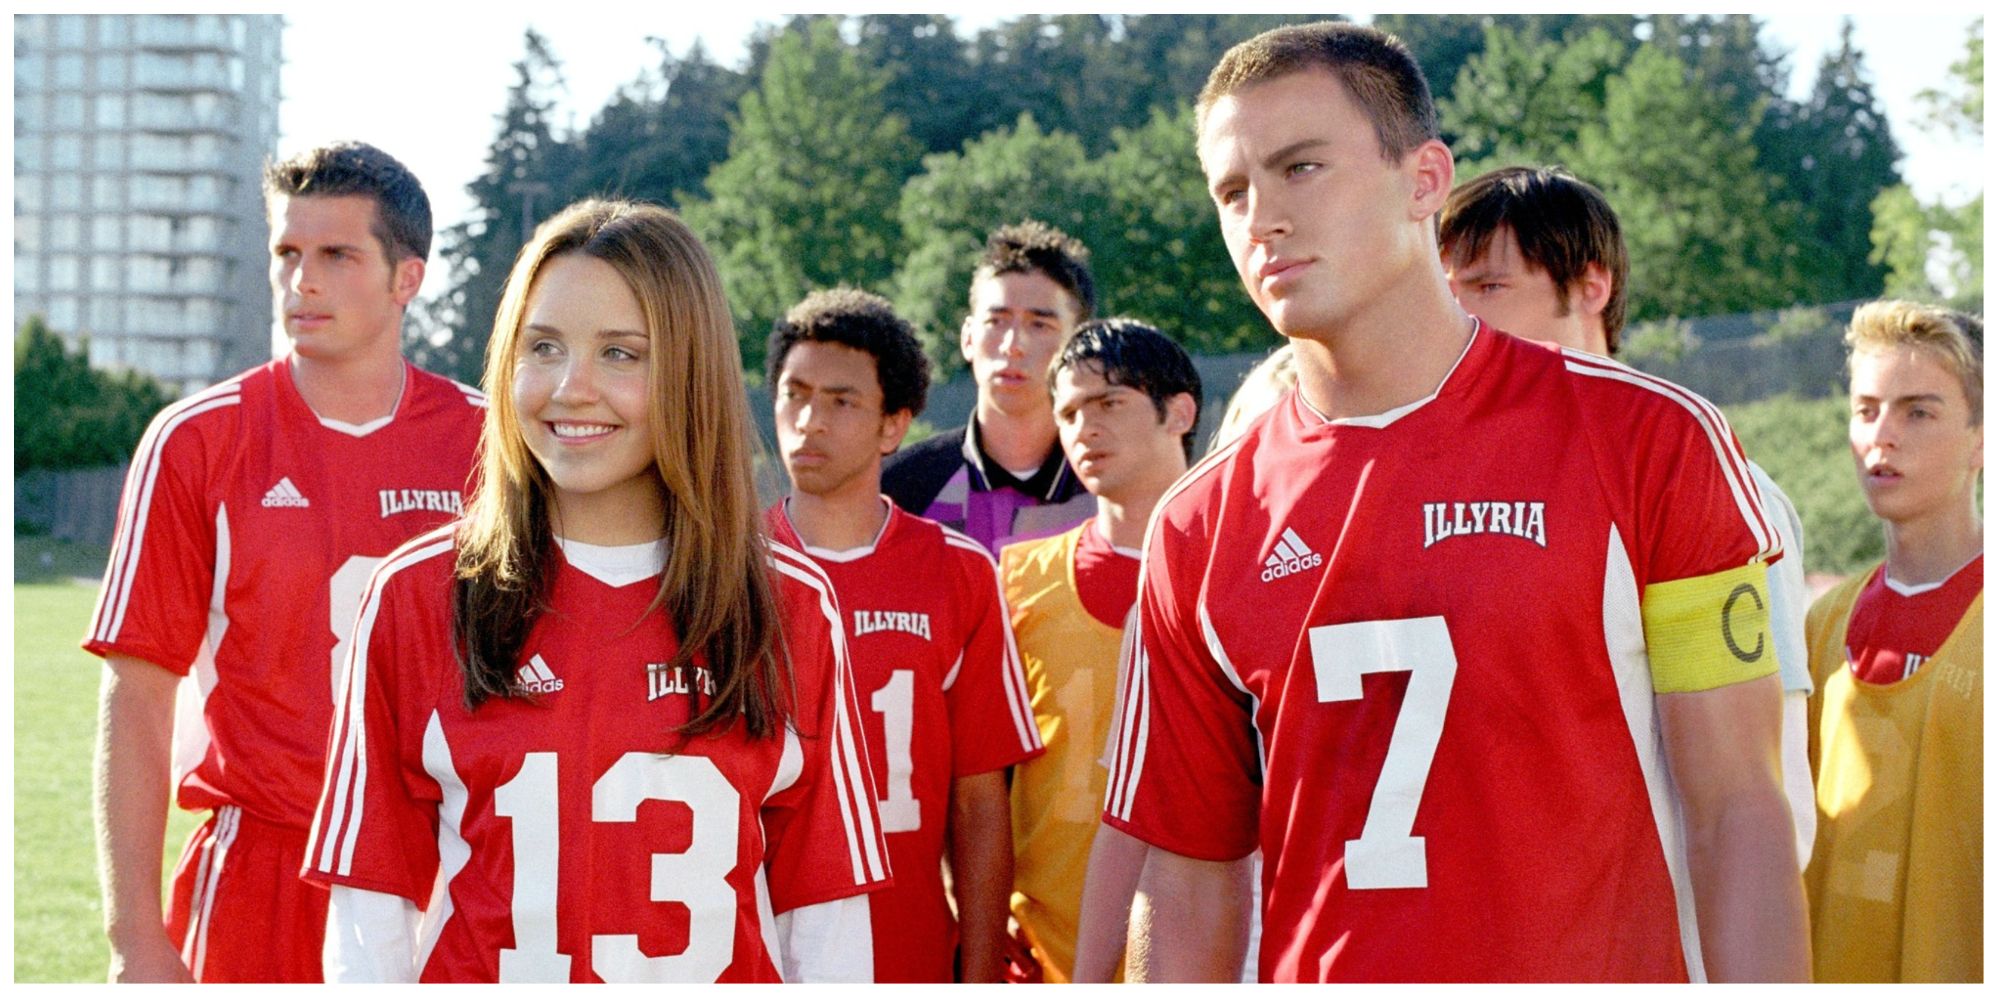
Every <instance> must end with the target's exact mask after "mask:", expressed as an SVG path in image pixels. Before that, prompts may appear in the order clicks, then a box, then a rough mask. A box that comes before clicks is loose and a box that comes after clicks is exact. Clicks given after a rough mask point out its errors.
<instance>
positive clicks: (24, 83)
mask: <svg viewBox="0 0 2000 1000" xmlns="http://www.w3.org/2000/svg"><path fill="white" fill-rule="evenodd" d="M14 21H15V24H16V26H18V25H19V24H20V21H21V19H20V18H15V19H14ZM41 86H42V54H41V53H39V52H24V53H22V54H20V55H18V56H15V57H14V87H15V88H16V89H17V90H19V89H25V88H29V87H33V88H35V89H37V90H39V89H41Z"/></svg>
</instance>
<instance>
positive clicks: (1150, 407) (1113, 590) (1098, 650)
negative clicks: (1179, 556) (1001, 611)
mask: <svg viewBox="0 0 2000 1000" xmlns="http://www.w3.org/2000/svg"><path fill="white" fill-rule="evenodd" d="M1048 384H1049V387H1050V392H1051V395H1052V397H1053V399H1054V412H1055V422H1056V427H1057V430H1058V432H1059V434H1060V436H1061V440H1062V449H1063V453H1064V454H1065V455H1067V456H1068V458H1069V461H1070V465H1071V466H1072V467H1073V468H1075V469H1076V471H1077V475H1078V476H1079V477H1080V478H1081V479H1082V480H1083V484H1084V486H1085V487H1086V488H1087V489H1089V491H1090V494H1091V496H1093V497H1095V498H1096V501H1097V515H1096V516H1095V517H1093V518H1091V519H1090V520H1088V521H1085V522H1084V523H1082V524H1079V525H1077V526H1076V527H1074V528H1071V529H1070V530H1069V531H1066V532H1064V533H1062V534H1060V535H1056V536H1054V537H1052V538H1044V539H1039V540H1036V541H1029V542H1016V543H1014V544H1012V545H1009V546H1007V547H1006V548H1004V549H1001V550H1000V563H1001V575H1002V577H1003V579H1004V580H1005V581H1006V588H1007V606H1008V607H1009V608H1010V609H1012V614H1013V619H1014V633H1015V636H1016V637H1017V638H1018V640H1019V641H1020V644H1021V657H1022V659H1023V661H1024V662H1025V663H1026V664H1027V669H1028V687H1029V690H1030V691H1031V692H1032V694H1033V697H1034V709H1035V721H1036V723H1037V724H1038V725H1039V726H1040V727H1041V731H1042V741H1043V742H1044V743H1046V744H1047V745H1048V747H1049V753H1048V754H1047V755H1046V756H1044V757H1043V758H1041V759H1039V760H1035V761H1030V762H1029V763H1027V764H1024V765H1022V766H1020V767H1017V768H1015V770H1014V787H1013V795H1014V851H1015V861H1014V865H1015V877H1014V899H1013V909H1014V918H1015V920H1016V921H1017V922H1018V923H1019V925H1020V928H1021V932H1022V935H1023V937H1025V938H1026V941H1027V944H1028V947H1029V949H1030V951H1031V953H1032V955H1033V957H1034V960H1035V962H1036V963H1037V964H1038V965H1039V966H1040V969H1041V976H1042V979H1043V980H1044V981H1047V982H1068V981H1070V979H1071V978H1072V977H1075V978H1076V979H1078V980H1083V981H1097V982H1109V981H1110V980H1111V979H1112V978H1113V977H1114V975H1115V974H1116V973H1117V971H1118V966H1119V954H1120V952H1122V950H1123V946H1124V943H1125V939H1124V911H1125V908H1126V905H1127V904H1128V903H1129V902H1130V900H1131V898H1132V892H1131V882H1130V879H1131V877H1133V876H1136V875H1137V869H1136V868H1131V869H1129V872H1128V871H1127V869H1126V868H1125V867H1121V866H1120V865H1119V862H1120V861H1123V860H1127V859H1136V858H1142V857H1143V846H1144V845H1141V844H1139V842H1137V841H1135V840H1132V839H1131V838H1129V837H1127V836H1125V835H1124V834H1123V833H1120V832H1118V831H1116V830H1110V829H1106V828H1104V827H1103V826H1102V825H1101V824H1100V823H1099V822H1098V816H1099V814H1100V813H1101V812H1102V809H1103V805H1104V779H1105V770H1104V763H1103V757H1104V747H1105V740H1106V738H1107V736H1108V735H1109V732H1110V729H1111V718H1112V714H1113V709H1114V706H1115V705H1116V688H1117V684H1118V650H1119V643H1120V641H1121V637H1122V634H1123V629H1124V626H1125V620H1126V615H1127V614H1128V613H1129V612H1130V611H1131V608H1132V602H1133V600H1134V599H1135V598H1136V597H1137V596H1138V589H1139V545H1140V543H1141V541H1142V540H1143V535H1144V534H1145V530H1146V518H1147V516H1149V515H1150V514H1152V512H1153V505H1154V503H1156V502H1157V501H1158V500H1159V498H1160V494H1162V493H1165V492H1166V490H1167V487H1169V486H1171V485H1173V482H1174V480H1175V479H1176V478H1178V477H1179V476H1180V474H1181V473H1183V472H1185V471H1187V463H1188V459H1189V458H1190V457H1192V456H1193V454H1194V427H1195V421H1196V420H1197V419H1198V418H1199V416H1200V413H1201V377H1200V376H1199V375H1198V374H1196V372H1195V369H1194V362H1192V361H1190V360H1189V359H1188V356H1187V352H1186V351H1183V350H1181V347H1180V345H1179V344H1176V343H1174V342H1173V341H1172V340H1170V339H1168V338H1167V336H1166V335H1165V334H1163V333H1161V332H1160V331H1159V330H1157V329H1155V328H1153V327H1151V326H1148V325H1146V324H1144V323H1141V322H1139V321H1137V320H1132V319H1122V318H1120V319H1106V320H1092V321H1090V322H1087V323H1085V324H1083V325H1082V326H1081V327H1078V328H1077V331H1076V333H1075V335H1074V336H1072V337H1071V338H1070V340H1069V342H1068V343H1067V344H1065V345H1064V347H1063V350H1062V353H1061V354H1060V355H1059V356H1058V357H1057V358H1056V360H1055V362H1054V364H1053V365H1052V366H1051V367H1050V369H1049V374H1048ZM1093 841H1094V842H1095V844H1096V846H1095V847H1093V846H1092V844H1093ZM1097 853H1103V854H1105V855H1107V858H1106V860H1105V861H1103V862H1101V863H1100V862H1099V861H1098V860H1097V858H1096V857H1095V854H1097ZM1086 864H1088V865H1089V866H1090V868H1089V870H1090V872H1091V877H1092V878H1093V879H1100V878H1102V879H1103V880H1105V882H1106V887H1105V888H1104V889H1103V891H1097V890H1096V888H1094V889H1093V891H1094V892H1096V895H1097V896H1098V897H1099V898H1102V899H1104V900H1106V903H1105V905H1104V907H1103V909H1102V912H1100V913H1097V914H1095V916H1096V921H1095V922H1096V923H1097V924H1098V925H1100V926H1101V928H1102V929H1103V931H1104V933H1102V934H1101V937H1103V938H1104V939H1105V942H1104V943H1105V944H1106V945H1107V947H1102V948H1099V949H1097V953H1096V954H1095V955H1092V956H1088V957H1090V958H1092V959H1093V961H1091V962H1088V963H1086V962H1085V961H1084V959H1085V957H1086V956H1085V954H1084V950H1083V949H1082V948H1081V947H1080V945H1079V940H1078V928H1079V926H1080V924H1082V923H1086V922H1090V916H1091V915H1090V914H1088V913H1087V912H1086V909H1085V906H1086V904H1085V901H1084V897H1085V892H1084V873H1085V869H1086ZM1099 868H1104V873H1103V874H1102V875H1101V876H1100V874H1099ZM1120 887H1122V889H1123V892H1122V894H1121V893H1120V892H1119V891H1118V888H1120Z"/></svg>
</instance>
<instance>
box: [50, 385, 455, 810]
mask: <svg viewBox="0 0 2000 1000" xmlns="http://www.w3.org/2000/svg"><path fill="white" fill-rule="evenodd" d="M403 372H404V379H403V393H402V397H401V399H400V400H399V401H398V402H397V405H396V410H395V412H394V414H392V415H391V416H390V417H387V418H384V419H383V420H380V421H376V422H374V423H372V424H369V425H366V426H356V425H352V424H345V423H341V422H339V421H334V420H322V419H320V417H319V416H317V415H316V414H314V413H313V411H312V409H311V408H310V407H308V406H307V405H306V402H305V400H304V399H303V398H302V397H300V395H299V392H298V389H297V388H295V387H294V386H293V384H292V371H291V366H290V362H289V359H280V360H277V361H272V362H270V363H268V364H264V365H261V366H259V367H256V368H253V369H251V370H249V371H247V372H244V373H243V374H241V375H238V376H237V377H235V378H232V379H229V380H227V381H224V382H221V383H218V384H216V385H214V386H211V387H209V388H207V389H204V390H202V391H200V392H197V393H195V394H193V395H191V396H189V397H188V398H186V399H183V400H181V401H179V402H177V403H174V404H173V405H171V406H169V407H167V408H166V409H164V410H162V411H160V414H159V416H158V417H156V418H154V420H153V423H152V425H151V426H150V427H149V428H148V429H147V431H146V435H145V437H143V438H142V439H140V442H139V447H138V449H137V451H136V453H135V454H134V455H133V456H132V467H131V470H130V471H129V472H128V473H127V475H126V479H125V493H124V497H123V498H122V499H121V501H120V503H119V509H118V537H117V540H116V542H115V543H114V544H113V546H112V549H111V559H110V562H109V564H108V566H107V567H106V569H105V572H104V587H103V590H102V591H101V592H100V594H99V597H98V604H97V611H96V614H95V616H94V617H93V618H92V620H91V625H90V634H89V635H87V636H85V637H84V641H83V648H84V649H86V650H89V651H90V652H92V653H95V654H97V655H98V656H110V655H113V654H119V655H124V656H134V657H138V658H139V659H142V660H146V661H148V662H151V663H155V664H158V665H159V666H161V667H164V668H166V669H168V670H171V671H174V672H175V673H179V674H183V675H184V676H185V678H186V679H185V680H184V682H183V685H182V695H181V704H180V711H181V712H182V715H181V717H180V718H179V719H177V720H176V724H175V727H174V767H173V771H174V773H173V777H174V781H175V785H176V788H177V793H178V800H179V803H180V806H181V808H183V809H189V810H203V809H213V808H216V807H218V806H224V805H235V806H239V807H241V808H242V809H243V810H244V811H246V812H248V813H250V814H251V815H252V816H254V817H257V818H259V819H261V820H263V821H265V822H267V823H276V824H279V825H282V826H286V827H290V828H293V829H295V830H304V829H305V828H306V824H307V823H308V822H309V821H310V820H311V819H312V807H313V801H314V798H315V796H316V795H317V794H318V792H319V779H320V774H321V772H322V770H323V769H324V766H325V758H324V757H323V756H322V755H323V754H324V753H325V751H326V727H327V722H328V720H329V719H330V718H331V717H332V714H333V702H334V698H335V695H336V693H337V688H338V685H339V681H340V663H341V661H342V660H344V659H345V644H346V642H347V639H348V636H347V629H348V627H349V626H351V625H352V624H353V623H354V608H355V604H356V603H357V602H358V601H359V600H360V598H361V588H362V587H363V586H364V585H366V584H367V582H368V574H369V573H371V572H373V571H374V569H375V567H376V566H377V565H378V564H379V563H380V562H381V560H382V557H383V556H386V555H388V554H389V551H390V550H391V549H394V548H395V547H396V546H398V545H400V544H402V543H403V542H405V541H407V540H409V539H410V538H411V537H412V536H414V535H418V534H421V533H422V532H425V531H429V530H431V529H433V528H436V527H437V526H438V525H440V524H443V523H444V522H446V521H449V520H451V519H452V518H453V517H456V516H457V515H458V512H459V509H460V491H462V490H464V489H465V488H466V479H467V477H468V476H469V475H470V474H471V472H472V468H473V455H474V452H475V450H476V448H477V445H478V441H479V424H480V420H481V418H482V416H483V412H484V411H483V408H484V407H485V405H486V400H485V397H484V396H481V395H480V394H479V392H478V391H477V390H475V389H471V388H469V387H467V386H463V385H460V384H458V383H456V382H453V381H451V380H449V379H445V378H440V377H439V376H436V375H432V374H430V373H428V372H425V371H422V370H421V369H418V368H416V367H415V366H412V365H409V364H405V365H404V366H403Z"/></svg>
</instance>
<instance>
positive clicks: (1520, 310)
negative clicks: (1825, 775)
mask: <svg viewBox="0 0 2000 1000" xmlns="http://www.w3.org/2000/svg"><path fill="white" fill-rule="evenodd" d="M1438 249H1439V253H1440V254H1441V255H1442V258H1443V261H1444V270H1445V277H1446V278H1447V279H1448V280H1449V281H1450V282H1451V292H1452V295H1454V296H1456V297H1457V299H1458V301H1459V304H1460V305H1462V306H1464V307H1465V308H1466V309H1467V310H1469V311H1470V312H1472V313H1473V314H1474V315H1476V316H1478V317H1479V318H1480V319H1482V320H1485V321H1486V322H1487V323H1488V324H1489V325H1491V326H1493V327H1494V328H1495V329H1498V330H1502V331H1505V332H1507V333H1511V334H1513V335H1515V336H1517V337H1522V338H1525V339H1527V340H1539V341H1542V342H1544V343H1549V344H1554V345H1556V346H1558V347H1565V348H1568V349H1570V350H1572V351H1584V352H1587V353H1589V354H1594V355H1596V356H1598V357H1609V356H1611V355H1614V354H1617V353H1618V335H1619V333H1620V332H1622V331H1623V329H1624V327H1625V274H1626V270H1627V266H1628V265H1627V256H1626V253H1625V237H1624V236H1623V235H1622V234H1621V233H1620V232H1619V228H1618V215H1617V213H1616V212H1613V211H1612V210H1611V203H1610V202H1608V201H1606V200H1605V198H1604V195H1603V194H1602V193H1601V192H1599V191H1598V190H1597V189H1596V188H1594V187H1591V186H1590V185H1589V184H1586V183H1584V182H1583V181H1580V180H1577V179H1576V178H1575V177H1572V176H1570V175H1569V174H1567V173H1564V172H1563V171H1561V170H1557V169H1550V168H1540V169H1538V168H1534V167H1505V168H1502V169H1500V170H1495V171H1492V172H1490V173H1486V174H1482V175H1480V176H1479V177H1477V178H1474V179H1473V180H1471V181H1468V182H1466V183H1465V184H1462V185H1460V186H1459V187H1458V189H1457V190H1456V191H1453V192H1452V193H1451V197H1450V198H1449V199H1448V200H1446V201H1445V203H1444V210H1443V211H1442V212H1439V213H1438ZM1749 468H1750V478H1751V479H1752V480H1754V481H1755V482H1756V484H1757V493H1758V496H1759V497H1761V498H1762V499H1763V501H1764V513H1765V515H1766V516H1768V517H1769V518H1770V521H1771V526H1772V527H1773V528H1776V529H1777V531H1778V537H1779V538H1780V539H1781V540H1782V541H1783V543H1784V549H1785V555H1784V558H1782V559H1780V560H1779V561H1778V562H1777V563H1775V564H1773V565H1771V566H1770V567H1769V568H1768V569H1767V570H1766V574H1765V576H1766V579H1765V586H1766V596H1767V597H1768V598H1769V599H1770V602H1771V608H1770V628H1771V642H1772V644H1773V651H1774V652H1775V653H1776V654H1777V657H1778V674H1779V677H1780V679H1781V680H1782V681H1783V683H1784V687H1785V705H1784V711H1785V716H1784V735H1783V744H1784V766H1785V797H1786V799H1787V800H1788V801H1789V802H1790V803H1791V808H1792V838H1793V843H1794V845H1795V846H1796V847H1797V849H1798V856H1799V864H1800V865H1801V866H1803V865H1804V864H1805V863H1806V859H1807V858H1809V857H1811V856H1812V846H1813V826H1814V824H1815V823H1816V822H1817V821H1818V820H1817V815H1816V810H1815V808H1814V806H1813V781H1812V769H1811V767H1810V766H1809V765H1808V764H1807V762H1806V696H1807V695H1808V694H1811V693H1812V687H1813V685H1812V677H1811V676H1810V675H1809V674H1808V673H1807V671H1806V632H1805V629H1806V605H1807V604H1810V603H1811V602H1812V593H1811V591H1809V590H1807V589H1806V574H1805V551H1806V550H1805V545H1804V543H1803V542H1801V541H1800V538H1801V536H1802V535H1803V534H1804V532H1805V527H1804V525H1803V524H1802V523H1801V522H1800V520H1799V512H1798V508H1796V507H1794V506H1793V505H1792V501H1791V498H1790V497H1787V496H1786V495H1785V492H1784V491H1783V490H1781V489H1779V488H1778V484H1777V482H1776V481H1775V480H1773V479H1772V478H1771V477H1770V475H1769V474H1767V473H1765V471H1764V470H1763V468H1761V467H1760V466H1758V465H1757V463H1755V462H1751V463H1749Z"/></svg>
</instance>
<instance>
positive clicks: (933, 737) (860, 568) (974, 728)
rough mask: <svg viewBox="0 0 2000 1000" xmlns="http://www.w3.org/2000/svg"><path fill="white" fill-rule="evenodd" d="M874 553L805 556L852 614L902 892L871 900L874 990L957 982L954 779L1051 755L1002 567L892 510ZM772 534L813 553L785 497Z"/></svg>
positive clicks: (860, 684)
mask: <svg viewBox="0 0 2000 1000" xmlns="http://www.w3.org/2000/svg"><path fill="white" fill-rule="evenodd" d="M884 506H886V507H887V508H888V510H889V517H888V520H887V521H886V522H885V523H884V524H883V526H882V532H881V534H880V535H878V536H877V537H876V540H875V543H874V544H873V545H870V546H867V547H866V548H864V549H860V550H855V551H850V552H840V553H832V552H826V551H823V550H819V549H808V550H806V551H807V554H808V557H809V558H811V559H813V560H814V561H815V562H817V563H818V564H819V566H820V568H821V570H823V571H824V572H825V573H826V575H827V577H828V578H829V579H831V580H832V581H833V587H834V592H835V593H836V594H838V595H839V597H840V607H841V611H842V612H843V613H844V614H845V615H846V616H847V621H846V624H848V625H849V626H850V628H849V630H848V636H849V640H848V641H849V643H850V646H851V649H852V650H853V660H854V680H855V690H856V693H857V694H859V695H860V697H861V703H862V707H863V709H864V711H863V713H862V715H861V718H862V719H863V720H864V721H863V723H862V726H861V731H862V732H863V733H864V734H865V738H866V739H867V741H868V756H869V758H870V759H871V760H873V761H874V762H875V769H876V770H875V787H876V788H877V789H878V790H879V791H880V792H881V794H882V796H883V798H882V801H881V803H880V811H881V816H882V827H883V830H884V831H885V832H886V833H887V834H888V839H889V857H890V859H891V861H892V862H893V867H894V868H895V870H896V884H895V886H894V887H892V888H890V889H888V890H885V891H883V892H879V893H876V894H875V895H874V896H873V897H871V898H870V899H869V901H868V903H869V907H868V909H869V919H870V921H871V922H872V923H873V924H874V931H875V981H876V982H882V983H900V982H916V983H936V982H950V981H951V977H952V955H953V952H954V948H955V947H956V945H957V942H958V923H957V921H956V920H955V919H954V917H953V910H952V906H951V902H950V901H949V900H948V899H946V897H945V887H944V879H943V876H942V873H941V871H940V868H939V862H940V860H941V859H943V858H944V856H945V847H946V841H945V832H946V824H947V822H948V820H949V818H950V814H951V810H950V806H951V792H952V781H953V780H954V779H957V778H962V777H965V776H966V775H970V774H980V773H983V772H986V771H993V770H998V769H1000V768H1003V767H1008V766H1010V765H1013V764H1018V763H1020V762H1021V761H1024V760H1027V759H1029V758H1031V757H1035V756H1037V755H1039V754H1040V753H1041V752H1042V740H1041V735H1040V733H1039V732H1038V731H1037V730H1036V728H1035V717H1034V714H1033V710H1032V709H1031V707H1030V704H1029V700H1028V688H1027V680H1026V678H1025V676H1024V675H1023V674H1022V670H1021V660H1020V656H1019V654H1018V653H1017V652H1015V649H1014V636H1013V631H1012V629H1011V628H1009V626H1008V621H1007V609H1006V608H1005V607H1004V606H1003V605H1002V603H1001V600H1000V584H999V578H998V574H997V572H996V571H995V568H994V564H993V557H992V556H989V555H987V554H986V550H985V549H984V548H982V547H980V545H979V543H978V542H975V541H973V540H972V539H971V538H969V537H967V536H966V535H963V534H961V533H959V532H956V531H953V530H952V529H950V528H947V527H945V526H944V525H941V524H939V523H937V522H936V521H932V520H929V519H926V518H921V517H918V516H916V515H915V514H910V513H906V512H904V511H903V510H901V509H899V508H898V507H896V505H894V504H891V503H888V502H887V501H884ZM765 521H766V523H767V524H768V525H769V527H770V531H771V536H772V537H773V538H775V539H777V540H778V541H779V542H781V543H783V544H785V545H788V546H791V547H794V548H800V549H804V548H805V545H804V543H803V542H802V541H801V540H800V539H799V536H798V531H797V530H796V529H795V528H794V527H793V526H792V523H791V519H790V517H789V516H787V514H786V511H785V504H784V502H783V501H780V502H779V503H777V504H776V505H774V506H772V507H771V509H770V510H769V511H767V512H766V515H765Z"/></svg>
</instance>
